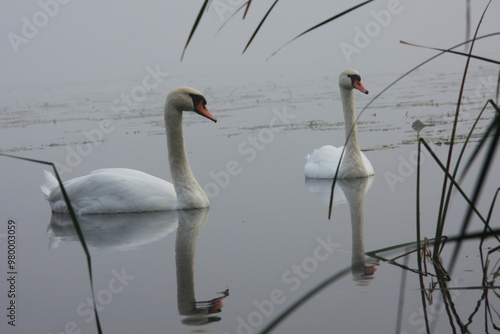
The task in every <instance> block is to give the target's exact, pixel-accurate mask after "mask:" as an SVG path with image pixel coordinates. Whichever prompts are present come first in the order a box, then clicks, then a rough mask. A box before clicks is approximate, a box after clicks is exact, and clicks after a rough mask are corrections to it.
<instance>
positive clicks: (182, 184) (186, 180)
mask: <svg viewBox="0 0 500 334" xmlns="http://www.w3.org/2000/svg"><path fill="white" fill-rule="evenodd" d="M165 126H166V129H167V146H168V161H169V165H170V174H171V175H172V180H173V184H174V188H175V192H176V193H177V201H178V208H179V209H183V208H193V207H206V206H208V198H207V196H206V194H205V192H204V191H203V189H202V188H201V186H200V184H199V183H198V181H196V179H195V177H194V175H193V172H192V171H191V166H190V165H189V161H188V159H187V153H186V149H185V146H184V135H183V131H182V111H180V110H178V109H177V108H175V107H174V106H172V105H170V104H168V103H167V105H166V106H165Z"/></svg>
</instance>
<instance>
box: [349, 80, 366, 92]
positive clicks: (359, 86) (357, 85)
mask: <svg viewBox="0 0 500 334" xmlns="http://www.w3.org/2000/svg"><path fill="white" fill-rule="evenodd" d="M352 86H353V87H354V88H356V89H357V90H359V91H360V92H361V93H365V94H368V89H366V88H365V86H363V84H362V83H361V81H359V80H354V82H353V83H352Z"/></svg>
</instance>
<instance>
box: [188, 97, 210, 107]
mask: <svg viewBox="0 0 500 334" xmlns="http://www.w3.org/2000/svg"><path fill="white" fill-rule="evenodd" d="M189 96H191V99H192V100H193V105H195V106H197V105H198V104H199V103H200V102H202V105H203V109H207V108H206V105H207V100H206V99H205V97H204V96H202V95H196V94H189Z"/></svg>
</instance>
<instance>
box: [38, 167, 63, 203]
mask: <svg viewBox="0 0 500 334" xmlns="http://www.w3.org/2000/svg"><path fill="white" fill-rule="evenodd" d="M43 174H44V175H45V181H44V182H43V184H42V185H41V186H40V189H41V190H42V192H43V193H44V194H45V196H46V197H47V198H48V197H49V195H50V192H51V191H52V189H54V188H56V187H58V186H59V182H57V179H56V177H55V176H54V175H53V174H52V173H51V172H47V171H46V170H44V171H43Z"/></svg>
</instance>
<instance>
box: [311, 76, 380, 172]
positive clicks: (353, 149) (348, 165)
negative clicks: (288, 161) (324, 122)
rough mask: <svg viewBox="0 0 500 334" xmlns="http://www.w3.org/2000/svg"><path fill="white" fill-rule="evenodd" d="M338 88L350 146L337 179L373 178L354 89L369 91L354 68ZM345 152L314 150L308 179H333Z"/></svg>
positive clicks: (339, 149)
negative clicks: (363, 147)
mask: <svg viewBox="0 0 500 334" xmlns="http://www.w3.org/2000/svg"><path fill="white" fill-rule="evenodd" d="M339 86H340V97H341V99H342V107H343V109H344V119H345V135H346V142H347V144H346V149H345V151H344V156H343V157H342V164H341V165H340V169H339V173H338V175H337V177H338V178H341V179H347V178H358V177H367V176H370V175H373V174H374V171H373V167H372V164H371V163H370V161H368V158H367V157H366V156H365V155H364V154H363V152H361V150H360V148H359V142H358V127H357V124H356V114H355V112H354V88H355V89H357V90H359V91H360V92H362V93H365V94H368V90H366V88H365V87H364V86H363V84H362V83H361V76H360V75H359V73H358V71H356V70H354V69H352V68H348V69H346V70H344V71H343V72H342V73H341V74H340V77H339ZM349 134H350V135H349ZM343 148H344V147H343V146H342V147H335V146H331V145H325V146H323V147H320V148H319V149H316V150H314V152H313V153H312V154H311V155H308V156H307V163H306V165H305V167H304V174H305V176H306V178H313V179H332V178H334V176H335V171H336V170H337V166H338V164H339V160H340V157H341V154H342V149H343Z"/></svg>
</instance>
